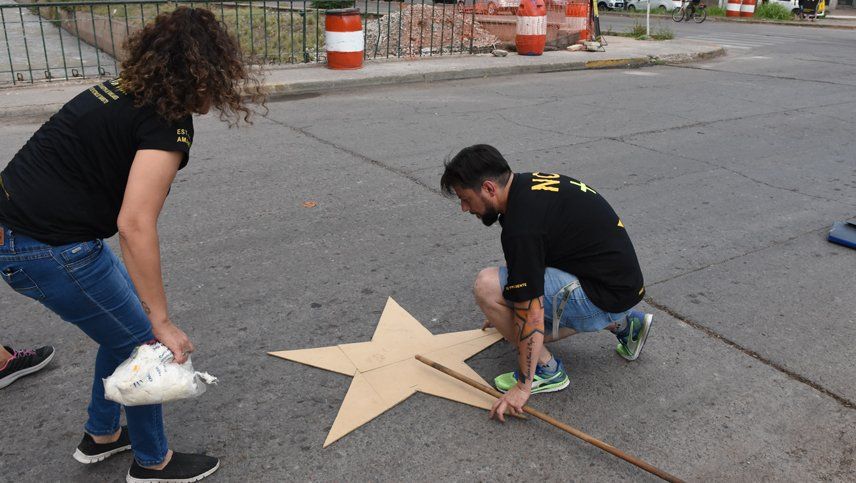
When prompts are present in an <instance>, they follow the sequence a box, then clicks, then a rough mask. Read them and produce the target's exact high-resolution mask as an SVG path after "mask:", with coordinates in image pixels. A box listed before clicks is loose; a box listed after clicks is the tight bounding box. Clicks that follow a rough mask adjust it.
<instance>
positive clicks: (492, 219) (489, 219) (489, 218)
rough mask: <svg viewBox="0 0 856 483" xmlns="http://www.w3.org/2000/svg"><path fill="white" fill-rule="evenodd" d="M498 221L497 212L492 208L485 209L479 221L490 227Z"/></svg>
mask: <svg viewBox="0 0 856 483" xmlns="http://www.w3.org/2000/svg"><path fill="white" fill-rule="evenodd" d="M498 219H499V212H497V211H496V210H494V209H493V208H487V209H486V211H485V212H484V214H482V215H481V221H482V223H484V226H491V225H493V224H494V223H496V220H498Z"/></svg>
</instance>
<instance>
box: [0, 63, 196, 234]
mask: <svg viewBox="0 0 856 483" xmlns="http://www.w3.org/2000/svg"><path fill="white" fill-rule="evenodd" d="M192 142H193V119H192V118H191V117H190V116H187V117H186V118H184V119H182V120H181V121H178V122H172V123H171V122H167V121H166V120H164V119H163V118H162V117H161V116H160V115H158V114H157V112H156V111H155V110H154V108H153V107H151V106H142V107H135V106H134V99H133V98H132V97H131V96H130V95H128V94H126V93H125V92H123V90H122V89H121V86H120V82H119V81H118V80H116V79H114V80H109V81H106V82H104V83H102V84H99V85H96V86H93V87H92V88H90V89H87V90H86V91H84V92H82V93H80V94H79V95H77V96H76V97H75V98H74V99H72V100H71V101H69V102H68V103H67V104H65V105H64V106H63V107H62V109H60V111H59V112H57V113H56V114H54V115H53V116H52V117H51V118H50V120H48V122H46V123H45V124H44V125H42V127H41V128H39V130H38V131H36V133H35V134H34V135H33V137H32V138H30V140H29V141H27V143H26V144H25V145H24V147H23V148H21V150H20V151H18V153H17V154H16V155H15V157H14V158H12V161H11V162H10V163H9V165H8V166H6V168H5V169H4V170H3V171H2V172H0V224H3V225H6V226H7V227H9V228H11V229H13V230H15V231H18V232H20V233H21V234H23V235H26V236H29V237H31V238H34V239H36V240H39V241H41V242H44V243H47V244H50V245H64V244H68V243H75V242H80V241H86V240H93V239H96V238H108V237H111V236H113V235H114V234H116V232H117V231H118V228H117V227H116V219H117V218H118V216H119V210H120V209H121V207H122V199H123V198H124V195H125V186H126V185H127V183H128V174H129V172H130V170H131V163H132V162H133V160H134V156H135V155H136V152H137V150H140V149H159V150H163V151H179V152H182V153H184V156H183V159H182V161H181V166H180V167H179V169H181V168H183V167H184V166H185V165H186V164H187V160H188V153H189V152H190V145H191V144H192Z"/></svg>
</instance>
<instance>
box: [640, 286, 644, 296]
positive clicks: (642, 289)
mask: <svg viewBox="0 0 856 483" xmlns="http://www.w3.org/2000/svg"><path fill="white" fill-rule="evenodd" d="M644 293H645V287H642V288H640V289H639V295H642V294H644Z"/></svg>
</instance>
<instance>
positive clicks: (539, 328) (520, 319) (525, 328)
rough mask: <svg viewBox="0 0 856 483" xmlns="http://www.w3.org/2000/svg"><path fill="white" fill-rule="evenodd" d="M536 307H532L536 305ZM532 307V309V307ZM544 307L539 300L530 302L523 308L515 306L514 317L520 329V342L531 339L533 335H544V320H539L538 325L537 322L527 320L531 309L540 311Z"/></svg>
mask: <svg viewBox="0 0 856 483" xmlns="http://www.w3.org/2000/svg"><path fill="white" fill-rule="evenodd" d="M536 303H537V305H534V304H536ZM533 305H534V307H533ZM543 307H544V303H543V302H542V301H541V298H540V297H539V298H537V299H532V300H530V301H529V302H528V303H527V304H526V305H525V306H518V305H515V306H514V307H513V308H514V316H515V318H516V319H517V325H518V327H519V328H520V331H519V338H520V340H526V339H528V338H530V337H532V336H533V335H535V334H541V335H544V320H543V318H542V319H541V323H540V325H539V324H538V322H537V321H530V320H529V311H530V310H532V309H535V310H542V309H543Z"/></svg>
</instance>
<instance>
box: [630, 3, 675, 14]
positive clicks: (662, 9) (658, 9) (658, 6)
mask: <svg viewBox="0 0 856 483" xmlns="http://www.w3.org/2000/svg"><path fill="white" fill-rule="evenodd" d="M648 2H649V0H627V10H630V11H633V10H642V11H645V10H646V9H647V8H648ZM650 2H651V11H652V12H655V13H666V12H671V11H672V10H674V9H676V8H681V2H680V0H650Z"/></svg>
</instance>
